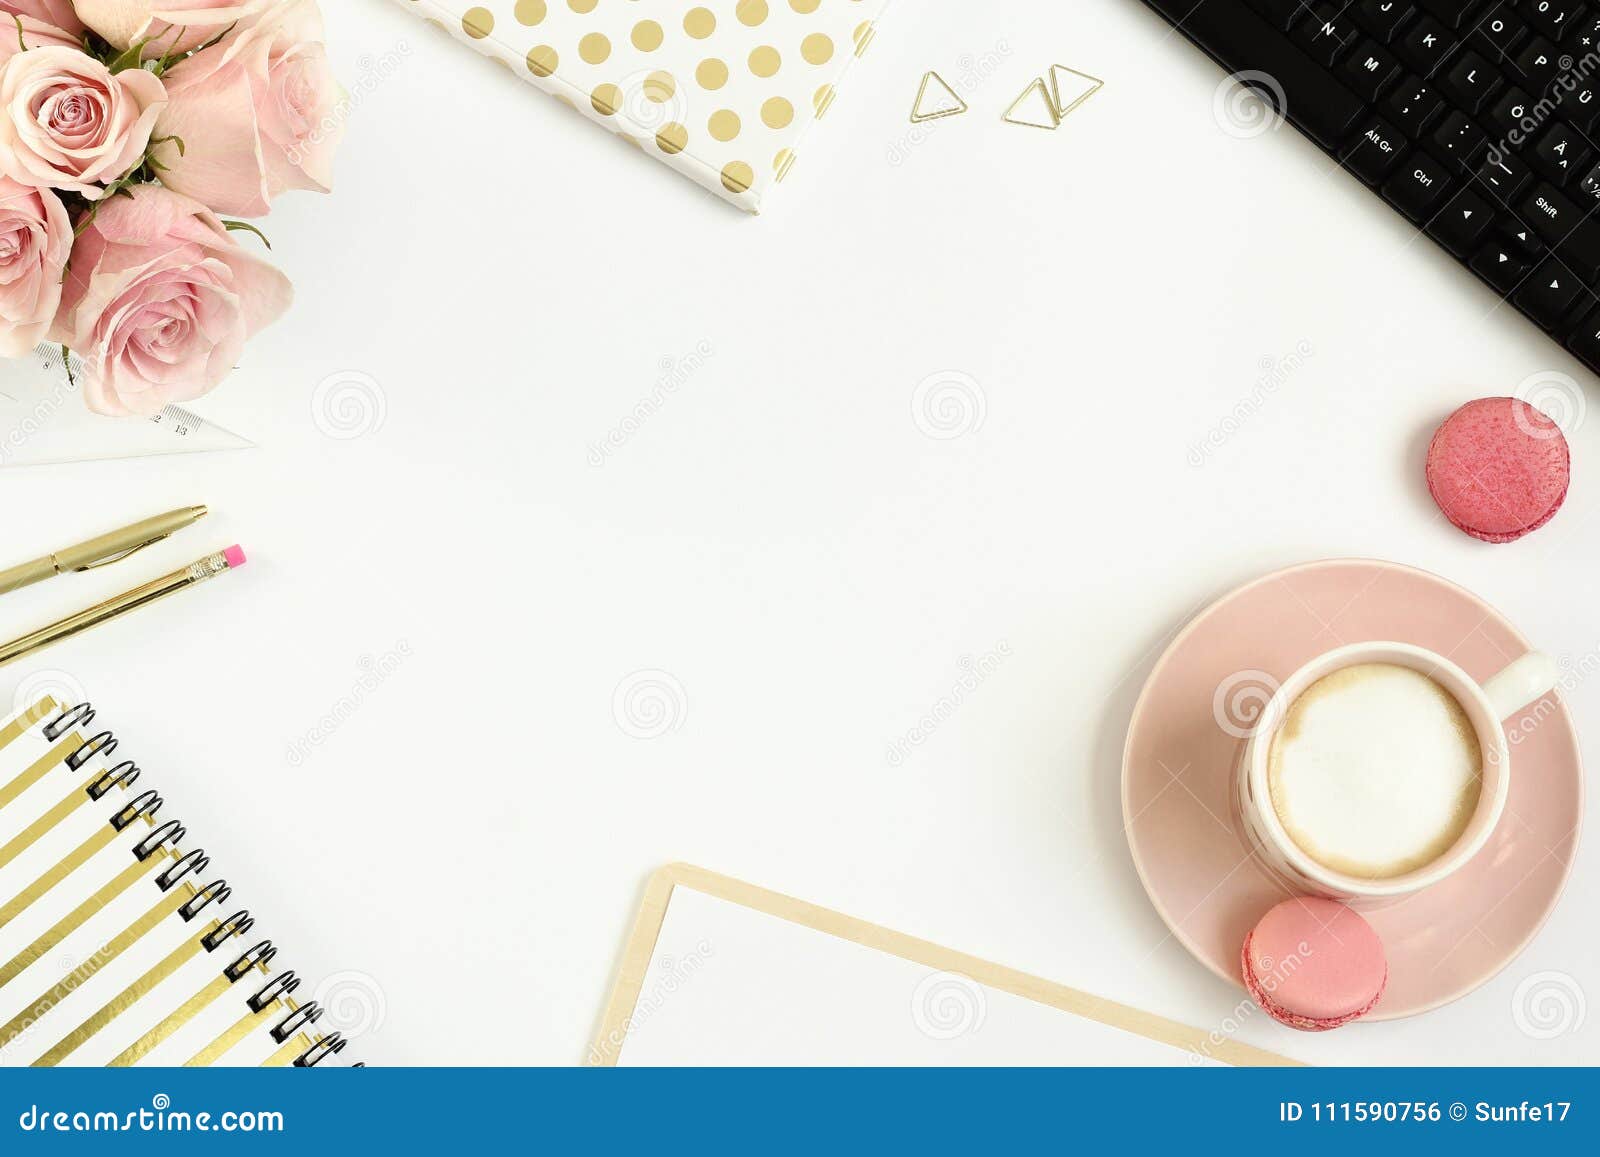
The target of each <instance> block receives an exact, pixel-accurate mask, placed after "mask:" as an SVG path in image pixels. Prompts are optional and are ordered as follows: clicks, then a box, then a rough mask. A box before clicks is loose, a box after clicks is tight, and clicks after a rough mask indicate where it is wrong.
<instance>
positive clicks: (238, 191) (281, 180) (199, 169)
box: [155, 0, 343, 217]
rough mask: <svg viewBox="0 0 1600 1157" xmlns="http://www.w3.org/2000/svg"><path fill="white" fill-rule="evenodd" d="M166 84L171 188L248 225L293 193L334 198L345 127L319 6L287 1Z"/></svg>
mask: <svg viewBox="0 0 1600 1157" xmlns="http://www.w3.org/2000/svg"><path fill="white" fill-rule="evenodd" d="M164 79H165V82H166V86H167V106H166V108H164V109H163V110H162V112H161V116H160V118H159V119H158V120H157V122H156V136H157V138H160V139H163V140H165V143H163V144H161V145H160V146H159V147H158V148H157V150H156V153H155V156H156V160H158V161H159V162H160V163H161V164H162V165H163V166H165V168H164V169H163V170H162V173H161V180H162V182H163V183H164V184H165V185H167V187H168V188H172V189H176V190H177V191H178V192H180V193H183V194H185V195H187V196H190V197H193V198H195V199H196V200H197V201H204V202H205V203H206V204H207V205H210V206H211V207H212V208H213V209H215V210H216V211H217V212H219V213H229V214H236V215H238V216H241V217H259V216H261V215H262V214H264V213H266V212H267V210H268V208H269V207H270V202H271V200H272V199H273V198H274V197H276V196H277V195H278V194H279V193H282V192H283V191H285V190H286V189H312V190H315V191H317V192H323V193H325V192H327V191H328V189H329V187H330V185H331V183H332V181H333V153H334V150H335V148H336V147H337V146H338V143H339V137H340V136H341V135H342V132H341V130H342V127H343V126H342V119H341V118H340V116H339V115H338V104H339V100H340V94H339V86H338V83H337V82H336V81H335V80H334V76H333V70H332V68H331V67H330V66H329V64H328V56H327V52H326V51H325V50H324V48H323V44H322V14H321V12H320V11H319V10H318V8H317V5H316V3H315V2H314V0H286V2H284V3H281V4H280V5H279V6H278V7H276V8H274V9H273V10H271V11H270V12H267V13H266V14H265V15H263V16H262V17H261V18H260V19H258V20H255V21H251V22H249V23H247V24H244V25H241V26H240V27H239V28H237V29H235V30H234V31H232V32H230V33H228V34H227V35H226V36H225V37H223V39H222V40H221V41H220V42H219V43H217V44H216V45H214V46H213V47H211V48H208V49H206V50H205V51H204V52H201V53H198V54H196V55H195V56H192V57H190V58H189V59H187V60H183V61H180V62H178V63H177V64H175V65H173V66H172V67H171V68H170V69H168V70H167V73H166V76H165V78H164ZM168 138H174V139H168ZM179 140H181V141H182V142H183V147H182V149H181V150H180V149H179V147H178V145H177V141H179Z"/></svg>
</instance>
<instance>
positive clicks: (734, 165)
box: [722, 161, 756, 193]
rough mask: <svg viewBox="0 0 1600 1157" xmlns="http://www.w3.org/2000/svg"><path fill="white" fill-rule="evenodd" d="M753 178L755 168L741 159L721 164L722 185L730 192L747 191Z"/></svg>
mask: <svg viewBox="0 0 1600 1157" xmlns="http://www.w3.org/2000/svg"><path fill="white" fill-rule="evenodd" d="M755 179H756V174H755V170H753V169H751V168H750V166H749V165H747V164H745V163H744V162H743V161H729V162H728V163H727V164H726V165H723V166H722V187H723V188H724V189H726V190H728V192H730V193H745V192H749V190H750V186H751V185H753V184H754V183H755Z"/></svg>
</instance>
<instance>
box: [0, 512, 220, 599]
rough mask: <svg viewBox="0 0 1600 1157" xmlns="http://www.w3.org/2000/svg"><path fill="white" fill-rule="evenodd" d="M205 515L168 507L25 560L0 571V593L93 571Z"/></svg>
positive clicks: (119, 560)
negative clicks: (117, 527) (140, 520)
mask: <svg viewBox="0 0 1600 1157" xmlns="http://www.w3.org/2000/svg"><path fill="white" fill-rule="evenodd" d="M205 514H206V508H205V507H204V506H185V507H183V508H182V509H180V510H169V511H168V512H167V513H166V514H158V515H156V516H155V517H154V518H147V519H145V520H144V521H143V522H135V523H134V524H133V525H132V526H124V527H123V528H122V529H121V530H113V531H111V532H110V533H109V534H102V535H100V536H99V537H97V538H91V539H89V541H87V542H80V543H78V545H77V546H69V547H67V548H66V549H65V550H58V551H56V552H55V553H54V554H47V555H45V556H44V557H43V558H36V559H34V560H33V561H32V562H25V563H23V564H22V565H20V566H14V567H12V568H11V569H10V570H0V595H3V594H5V593H6V592H7V591H14V590H19V589H21V588H22V587H25V586H30V585H32V584H33V583H36V582H41V581H43V580H44V579H47V578H50V577H52V576H54V575H58V574H66V573H67V572H68V571H80V570H94V569H95V568H96V567H101V566H106V565H108V564H110V563H114V562H121V561H122V560H123V559H125V558H127V557H128V556H129V555H130V554H137V553H138V552H139V551H141V550H143V549H144V548H145V547H147V546H150V545H151V544H152V543H157V542H160V541H161V540H162V539H164V538H166V537H167V536H168V535H171V534H176V533H177V532H178V531H180V530H182V529H183V528H184V527H186V526H188V525H190V524H191V523H194V522H196V521H198V520H199V519H201V518H204V517H205Z"/></svg>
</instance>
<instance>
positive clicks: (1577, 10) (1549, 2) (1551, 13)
mask: <svg viewBox="0 0 1600 1157" xmlns="http://www.w3.org/2000/svg"><path fill="white" fill-rule="evenodd" d="M1525 10H1526V11H1527V13H1528V19H1529V21H1531V22H1532V24H1533V26H1534V27H1535V28H1537V29H1538V30H1539V31H1540V32H1543V33H1544V34H1545V35H1546V36H1548V37H1549V38H1550V39H1551V40H1560V39H1561V38H1562V37H1563V36H1565V35H1566V33H1567V29H1568V28H1570V27H1571V26H1572V24H1573V22H1574V18H1575V17H1577V16H1581V15H1582V14H1583V6H1582V5H1581V4H1576V3H1569V2H1568V0H1532V2H1531V3H1529V4H1527V5H1526V6H1525Z"/></svg>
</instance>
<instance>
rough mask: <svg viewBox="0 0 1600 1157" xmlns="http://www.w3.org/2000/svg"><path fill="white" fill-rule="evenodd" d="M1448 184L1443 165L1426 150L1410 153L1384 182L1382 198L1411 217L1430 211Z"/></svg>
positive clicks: (1414, 219)
mask: <svg viewBox="0 0 1600 1157" xmlns="http://www.w3.org/2000/svg"><path fill="white" fill-rule="evenodd" d="M1449 187H1450V178H1449V177H1447V176H1446V175H1445V171H1444V165H1442V164H1441V163H1439V162H1438V161H1436V160H1434V159H1433V158H1432V157H1430V156H1429V155H1428V154H1427V153H1422V152H1416V153H1412V154H1411V155H1410V156H1409V157H1407V158H1406V159H1405V162H1404V163H1403V164H1402V165H1401V166H1400V167H1399V168H1398V169H1396V170H1395V174H1394V176H1392V177H1390V178H1389V179H1388V180H1387V181H1386V182H1384V186H1383V199H1384V200H1385V201H1388V202H1389V203H1390V204H1391V205H1393V206H1394V207H1395V208H1396V209H1399V210H1400V212H1402V213H1404V214H1405V215H1406V216H1407V217H1410V218H1411V219H1412V220H1413V221H1420V220H1422V219H1423V218H1424V217H1426V216H1427V215H1428V214H1429V213H1431V212H1433V208H1434V206H1435V205H1437V204H1438V203H1439V199H1440V198H1441V197H1443V196H1444V191H1445V190H1446V189H1448V188H1449Z"/></svg>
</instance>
